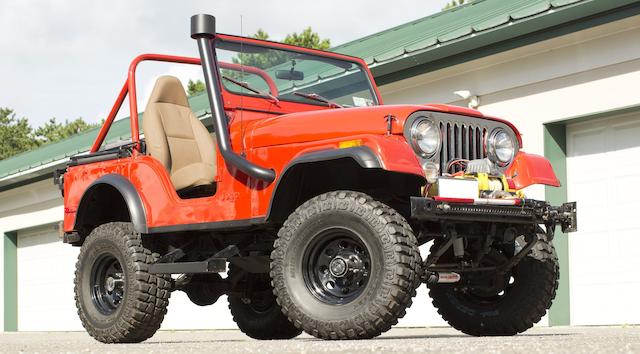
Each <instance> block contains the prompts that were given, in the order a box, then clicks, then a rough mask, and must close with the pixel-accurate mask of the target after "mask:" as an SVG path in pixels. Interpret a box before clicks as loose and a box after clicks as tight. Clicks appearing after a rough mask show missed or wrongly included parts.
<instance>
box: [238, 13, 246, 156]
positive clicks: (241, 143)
mask: <svg viewBox="0 0 640 354" xmlns="http://www.w3.org/2000/svg"><path fill="white" fill-rule="evenodd" d="M242 36H243V34H242V14H240V37H242ZM242 53H244V49H243V42H240V54H242ZM240 54H239V55H238V59H239V60H240V77H241V78H242V80H244V79H245V77H244V62H243V60H242V55H240ZM242 90H244V89H242ZM243 97H244V95H240V154H241V155H242V156H246V152H245V147H244V119H243V118H244V117H243V115H244V109H242V108H243V107H244V106H243V105H242V98H243Z"/></svg>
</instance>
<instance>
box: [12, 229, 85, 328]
mask: <svg viewBox="0 0 640 354" xmlns="http://www.w3.org/2000/svg"><path fill="white" fill-rule="evenodd" d="M78 251H79V249H78V248H77V247H70V246H69V245H65V244H63V243H62V242H60V239H59V238H58V233H57V231H56V230H55V229H54V227H53V226H48V227H43V228H39V229H35V230H28V231H20V232H18V330H20V331H52V330H82V325H81V323H80V320H79V319H78V316H77V315H76V307H75V300H74V294H73V277H74V270H75V262H76V258H77V256H78Z"/></svg>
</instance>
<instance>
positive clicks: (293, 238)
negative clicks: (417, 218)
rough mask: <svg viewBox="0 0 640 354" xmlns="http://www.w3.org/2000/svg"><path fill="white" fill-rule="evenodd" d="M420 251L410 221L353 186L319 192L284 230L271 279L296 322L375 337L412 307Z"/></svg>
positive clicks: (332, 335)
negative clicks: (334, 190) (352, 187)
mask: <svg viewBox="0 0 640 354" xmlns="http://www.w3.org/2000/svg"><path fill="white" fill-rule="evenodd" d="M420 265H421V260H420V255H419V251H418V247H417V245H416V239H415V237H414V235H413V232H412V231H411V228H410V227H409V225H408V224H407V222H406V220H405V219H404V218H403V217H402V216H401V215H400V214H399V213H398V212H396V211H395V210H393V209H392V208H390V207H388V206H386V205H384V204H382V203H380V202H378V201H375V200H374V199H373V198H371V197H370V196H368V195H366V194H363V193H359V192H353V191H337V192H329V193H325V194H322V195H319V196H317V197H315V198H313V199H310V200H309V201H307V202H305V203H304V204H303V205H301V206H300V207H298V208H297V209H296V211H295V212H294V213H292V214H291V215H290V216H289V218H288V219H287V220H286V221H285V223H284V225H283V227H282V228H281V229H280V231H279V232H278V239H277V240H276V242H275V245H274V250H273V252H272V253H271V279H272V283H273V285H274V293H275V294H276V296H277V300H278V304H280V306H281V307H282V311H283V312H284V313H285V314H286V315H287V317H288V318H289V320H290V321H291V322H293V324H294V325H295V326H296V327H298V328H302V329H303V330H304V331H306V332H307V333H309V334H311V335H313V336H315V337H318V338H323V339H363V338H372V337H375V336H378V335H380V334H381V333H383V332H385V331H387V330H389V329H390V328H391V327H392V326H393V325H395V324H396V323H397V322H398V319H399V318H401V317H403V316H404V315H405V312H406V309H407V308H408V307H409V306H411V303H412V298H413V296H414V295H415V289H416V287H417V285H418V284H419V275H420Z"/></svg>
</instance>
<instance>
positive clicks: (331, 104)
mask: <svg viewBox="0 0 640 354" xmlns="http://www.w3.org/2000/svg"><path fill="white" fill-rule="evenodd" d="M293 94H294V95H297V96H300V97H304V98H306V99H310V100H312V101H318V102H322V103H326V104H327V106H329V107H331V108H344V107H343V106H341V105H339V104H337V103H335V102H331V101H330V100H329V99H327V98H324V97H322V96H320V95H318V94H317V93H304V92H294V93H293Z"/></svg>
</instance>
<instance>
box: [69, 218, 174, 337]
mask: <svg viewBox="0 0 640 354" xmlns="http://www.w3.org/2000/svg"><path fill="white" fill-rule="evenodd" d="M157 259H158V255H157V254H155V253H152V252H151V251H150V250H149V249H147V248H145V247H144V246H143V245H142V239H141V237H140V234H139V233H137V232H135V231H134V229H133V226H132V225H131V223H126V222H112V223H107V224H103V225H100V226H98V227H96V228H95V229H94V230H93V231H92V232H91V234H90V235H89V236H88V237H87V239H86V240H85V241H84V244H83V245H82V247H81V248H80V254H79V255H78V262H77V263H76V274H75V300H76V307H77V308H78V315H79V316H80V321H81V322H82V325H83V326H84V328H85V329H86V330H87V332H88V333H89V335H91V336H92V337H93V338H95V339H96V340H98V341H100V342H103V343H138V342H142V341H144V340H146V339H148V338H150V337H152V336H153V335H154V334H155V333H156V331H157V330H158V328H160V324H161V323H162V320H163V319H164V315H165V314H166V312H167V306H168V304H169V296H170V294H171V292H170V289H171V283H170V281H171V278H170V277H169V276H166V275H154V274H149V272H148V270H149V265H150V264H152V263H154V262H155V261H156V260H157Z"/></svg>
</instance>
